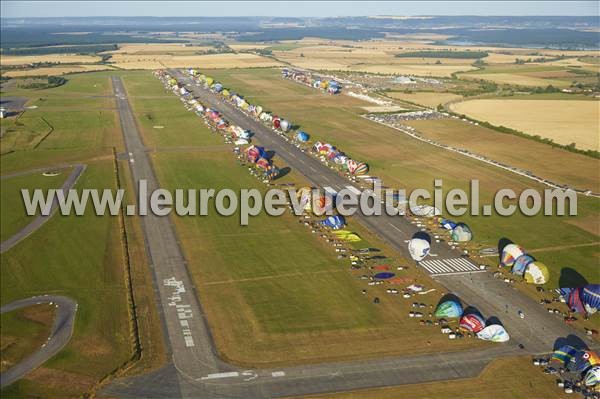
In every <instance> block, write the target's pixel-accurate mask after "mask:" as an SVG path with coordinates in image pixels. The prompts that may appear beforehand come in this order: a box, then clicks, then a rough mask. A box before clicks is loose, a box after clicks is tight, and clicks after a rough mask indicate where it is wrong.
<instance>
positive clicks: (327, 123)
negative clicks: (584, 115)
mask: <svg viewBox="0 0 600 399" xmlns="http://www.w3.org/2000/svg"><path fill="white" fill-rule="evenodd" d="M276 73H277V72H276V71H258V70H248V71H214V72H213V71H211V74H212V76H214V77H216V78H217V79H220V80H221V81H222V82H223V83H224V84H225V86H226V87H227V86H228V87H232V88H235V90H236V91H237V92H238V93H241V94H244V95H246V96H247V98H248V99H249V101H250V102H251V103H252V102H253V101H255V102H257V103H259V104H261V105H263V107H265V108H266V109H271V110H272V111H274V112H276V113H277V114H278V115H282V116H284V117H286V118H288V119H289V120H290V121H292V122H293V123H295V124H298V125H299V126H300V127H301V128H302V129H303V130H306V131H307V132H308V133H309V134H311V135H312V137H311V139H312V140H326V141H331V142H332V143H334V144H335V145H336V146H338V148H340V149H342V150H343V151H345V152H346V153H348V154H349V155H350V156H351V157H353V158H356V159H358V160H361V161H366V162H368V163H369V165H370V167H371V172H370V174H371V175H374V176H378V177H380V178H382V179H383V181H384V183H385V184H386V185H388V186H391V187H396V188H406V189H407V190H412V189H415V188H429V189H432V188H433V180H434V179H440V178H441V179H443V187H444V189H445V190H449V189H451V188H462V189H464V190H466V191H467V192H468V191H469V189H468V187H469V180H470V179H478V180H479V181H480V197H481V204H484V203H493V202H492V198H493V194H494V193H495V192H496V191H497V190H498V189H500V188H511V189H513V190H514V191H516V192H517V193H518V192H520V191H522V190H524V189H526V188H530V187H534V188H536V189H541V188H542V187H541V186H539V185H535V184H532V183H531V182H530V181H528V180H525V179H522V178H520V177H518V176H516V175H513V174H510V173H506V172H504V171H501V170H499V169H496V168H493V167H490V166H487V165H485V164H483V163H481V162H477V161H475V160H471V159H469V158H466V157H463V156H460V155H458V154H453V153H450V152H447V151H444V150H442V149H438V148H435V147H433V146H430V145H427V144H425V143H421V142H418V141H416V140H414V139H411V138H409V137H407V136H405V135H403V134H401V133H399V132H397V131H395V130H393V129H390V128H387V127H384V126H379V125H376V124H373V123H372V122H370V121H367V120H364V119H363V118H360V116H359V115H358V113H357V110H356V108H353V107H347V106H345V105H344V104H343V103H341V104H340V103H339V102H340V99H339V98H340V97H339V96H336V97H331V96H324V97H323V99H322V101H321V102H320V103H318V104H317V103H315V101H312V98H311V96H310V94H308V93H307V92H309V91H310V89H308V88H304V87H303V86H300V85H297V84H294V83H293V82H287V81H285V80H282V79H279V80H277V79H276V78H275V76H274V75H275V74H276ZM275 86H276V87H277V89H276V90H275ZM269 87H272V88H273V89H272V90H270V89H269ZM301 90H305V91H304V92H302V91H301ZM266 92H269V93H272V94H271V95H270V96H267V95H263V93H266ZM299 94H300V95H299ZM300 99H301V100H300ZM439 129H446V127H445V126H444V125H440V126H439ZM499 137H500V140H502V139H503V138H502V137H503V136H502V135H501V136H499ZM510 137H512V136H510ZM529 143H530V142H527V145H528V146H529V145H531V146H534V145H535V144H536V143H535V142H531V144H529ZM552 151H554V152H553V155H552V157H548V158H547V159H546V160H545V161H544V162H545V163H547V164H550V163H553V164H556V165H563V166H562V168H563V169H564V171H563V176H565V177H568V176H572V180H578V181H581V180H582V179H583V180H584V181H587V182H593V179H594V177H593V172H591V171H593V170H594V169H593V167H594V165H595V164H593V163H592V164H590V166H589V167H588V168H586V169H581V168H580V167H581V163H578V164H576V163H577V162H582V160H587V158H580V157H581V156H580V155H577V154H572V153H570V152H567V151H564V150H552ZM523 159H524V161H523V162H526V161H525V160H526V159H528V158H526V157H525V158H523ZM539 162H540V160H539V158H537V159H536V161H534V162H531V164H530V167H532V168H535V167H536V165H538V163H539ZM586 162H587V161H586ZM586 162H584V164H586ZM596 162H597V161H596ZM539 166H540V165H538V166H537V168H539ZM527 169H529V168H527ZM552 169H554V170H557V168H551V170H552ZM595 170H597V168H596V169H595ZM586 179H587V180H586ZM590 179H591V180H590ZM568 180H571V179H568ZM590 184H591V183H590ZM578 205H579V207H578V211H579V213H578V216H576V217H545V216H541V215H538V216H535V217H526V216H524V215H522V214H515V215H513V216H511V217H510V218H505V217H501V216H498V215H495V216H489V217H481V216H479V217H477V216H469V217H467V216H465V217H462V218H460V219H461V220H462V221H464V222H466V223H469V224H470V225H471V227H472V228H473V230H474V232H475V237H476V238H475V239H476V241H477V242H478V243H479V244H481V245H485V246H493V247H495V246H496V245H497V243H498V240H499V239H500V238H502V237H506V238H509V239H512V240H513V241H515V242H518V243H519V244H521V245H523V246H524V247H525V248H528V247H529V248H546V247H556V246H565V245H569V244H581V243H590V244H594V246H593V247H592V249H591V250H590V251H591V252H592V253H594V254H597V253H598V252H600V247H599V246H598V245H597V243H598V241H599V239H598V235H597V234H594V233H592V232H590V231H591V230H590V229H583V228H580V227H577V226H576V224H577V222H576V221H581V222H583V221H586V220H590V219H589V218H595V217H596V215H597V214H598V212H599V209H600V201H598V200H595V199H590V198H583V197H580V198H579V201H578ZM488 259H489V258H488ZM541 260H542V261H543V262H545V263H546V264H547V265H548V266H549V267H550V269H551V271H552V273H551V274H552V279H551V281H550V283H549V286H556V285H557V284H558V276H559V275H560V271H561V269H563V268H564V267H567V266H570V267H572V266H574V267H575V268H576V269H577V270H578V271H579V272H580V273H582V274H583V275H584V276H586V278H588V280H589V281H596V280H597V272H596V267H597V255H593V256H588V253H584V251H580V250H578V249H563V250H557V251H553V253H552V257H551V258H548V259H546V258H541Z"/></svg>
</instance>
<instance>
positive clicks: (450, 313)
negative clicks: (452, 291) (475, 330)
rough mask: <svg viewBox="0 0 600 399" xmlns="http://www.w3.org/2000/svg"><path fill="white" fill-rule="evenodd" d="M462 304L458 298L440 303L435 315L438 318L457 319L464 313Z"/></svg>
mask: <svg viewBox="0 0 600 399" xmlns="http://www.w3.org/2000/svg"><path fill="white" fill-rule="evenodd" d="M462 312H463V309H462V305H461V304H460V302H459V301H458V300H448V301H444V302H442V303H440V304H439V305H438V306H437V308H436V309H435V317H437V318H438V319H441V318H444V319H456V318H459V317H460V316H461V315H462Z"/></svg>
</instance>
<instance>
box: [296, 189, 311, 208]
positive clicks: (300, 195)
mask: <svg viewBox="0 0 600 399" xmlns="http://www.w3.org/2000/svg"><path fill="white" fill-rule="evenodd" d="M296 198H297V199H298V204H299V205H300V207H301V208H302V209H304V210H306V211H310V210H311V209H312V200H311V199H312V188H310V187H302V188H301V189H299V190H298V191H297V192H296Z"/></svg>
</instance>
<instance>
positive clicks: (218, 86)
mask: <svg viewBox="0 0 600 399" xmlns="http://www.w3.org/2000/svg"><path fill="white" fill-rule="evenodd" d="M212 89H213V90H214V91H216V92H217V93H219V92H221V90H223V85H222V84H221V83H215V84H214V85H213V86H212Z"/></svg>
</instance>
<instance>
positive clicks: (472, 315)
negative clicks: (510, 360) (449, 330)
mask: <svg viewBox="0 0 600 399" xmlns="http://www.w3.org/2000/svg"><path fill="white" fill-rule="evenodd" d="M435 317H437V318H438V319H444V320H446V319H458V323H459V328H460V329H461V330H463V331H468V332H470V333H473V334H475V336H476V337H477V338H479V339H481V340H484V341H491V342H506V341H508V340H509V339H510V336H509V335H508V332H507V331H506V329H505V328H504V326H502V325H501V324H500V323H499V322H498V321H497V320H495V319H489V320H488V321H487V322H486V320H485V319H484V318H483V316H482V315H481V313H479V312H478V311H477V310H476V309H475V308H472V307H467V308H466V309H465V310H463V307H462V304H461V302H460V300H459V299H458V298H456V297H454V296H450V297H449V298H447V299H444V298H443V299H442V300H441V301H440V303H439V304H438V306H437V307H436V309H435Z"/></svg>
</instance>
